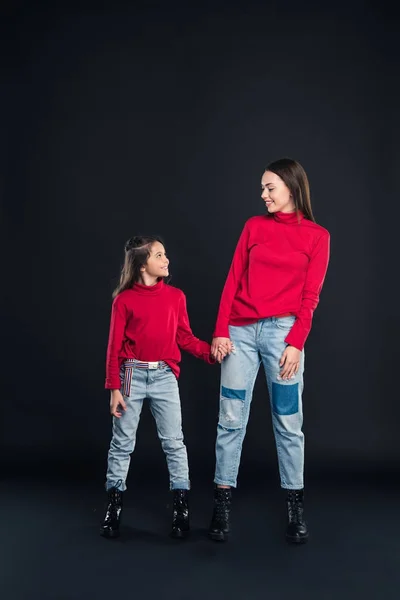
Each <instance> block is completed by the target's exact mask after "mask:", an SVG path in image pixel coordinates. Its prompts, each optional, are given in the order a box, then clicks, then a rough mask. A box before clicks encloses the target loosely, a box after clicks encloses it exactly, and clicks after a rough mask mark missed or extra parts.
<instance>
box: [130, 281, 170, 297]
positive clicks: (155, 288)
mask: <svg viewBox="0 0 400 600" xmlns="http://www.w3.org/2000/svg"><path fill="white" fill-rule="evenodd" d="M163 287H164V279H160V281H157V283H156V284H155V285H143V283H135V284H134V286H133V289H134V291H135V292H138V293H139V294H147V295H149V296H156V295H157V294H159V293H160V292H161V291H162V289H163Z"/></svg>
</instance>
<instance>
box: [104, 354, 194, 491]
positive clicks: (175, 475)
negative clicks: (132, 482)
mask: <svg viewBox="0 0 400 600" xmlns="http://www.w3.org/2000/svg"><path fill="white" fill-rule="evenodd" d="M121 393H122V394H123V396H124V400H125V402H126V411H125V412H124V411H122V415H121V417H120V418H119V419H118V418H116V417H113V435H112V440H111V444H110V449H109V452H108V468H107V479H106V489H107V490H108V489H110V488H111V487H117V488H118V489H120V490H121V491H124V490H126V478H127V475H128V469H129V464H130V455H131V453H132V452H133V450H134V448H135V442H136V431H137V428H138V425H139V419H140V413H141V411H142V406H143V400H144V399H145V398H147V399H148V400H149V405H150V410H151V413H152V415H153V417H154V419H155V422H156V426H157V433H158V437H159V439H160V441H161V446H162V449H163V450H164V453H165V457H166V459H167V465H168V471H169V478H170V489H183V490H188V489H189V488H190V482H189V467H188V459H187V452H186V446H185V444H184V443H183V433H182V413H181V403H180V397H179V388H178V382H177V380H176V377H175V375H174V374H173V372H172V371H171V369H170V367H168V365H166V364H165V363H164V364H163V366H162V367H160V368H158V369H139V368H137V367H135V365H134V363H133V361H129V360H128V361H126V362H125V363H124V365H123V367H122V369H121Z"/></svg>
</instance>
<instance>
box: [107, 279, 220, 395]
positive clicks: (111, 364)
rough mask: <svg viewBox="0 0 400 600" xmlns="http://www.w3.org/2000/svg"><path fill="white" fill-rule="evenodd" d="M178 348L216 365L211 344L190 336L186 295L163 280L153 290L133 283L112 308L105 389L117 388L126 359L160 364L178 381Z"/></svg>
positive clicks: (118, 297) (119, 296)
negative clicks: (169, 369) (168, 369)
mask: <svg viewBox="0 0 400 600" xmlns="http://www.w3.org/2000/svg"><path fill="white" fill-rule="evenodd" d="M179 348H182V349H183V350H186V351H187V352H190V353H191V354H193V355H194V356H196V357H197V358H202V359H203V360H205V361H206V362H208V363H210V364H213V363H214V362H215V361H214V359H213V358H212V357H211V355H210V349H211V348H210V344H208V343H207V342H203V341H201V340H199V339H198V338H197V337H195V336H194V335H193V333H192V330H191V328H190V323H189V317H188V314H187V310H186V297H185V294H184V293H183V292H182V291H181V290H179V289H178V288H175V287H172V286H171V285H166V284H165V283H164V281H163V280H161V281H159V282H158V283H157V284H156V285H153V286H145V285H141V284H139V283H136V284H135V285H134V286H133V288H131V289H129V290H125V291H124V292H121V293H120V294H119V295H118V296H117V297H116V298H115V300H114V302H113V305H112V311H111V324H110V334H109V340H108V348H107V362H106V383H105V387H106V389H111V390H113V389H119V388H120V386H121V382H120V377H119V372H120V367H121V364H122V362H123V361H124V359H126V358H136V359H137V360H142V361H146V362H156V361H161V360H163V361H165V362H166V363H167V364H168V365H169V366H170V367H171V369H172V371H173V372H174V374H175V376H176V377H179V372H180V368H179V362H180V360H181V353H180V351H179Z"/></svg>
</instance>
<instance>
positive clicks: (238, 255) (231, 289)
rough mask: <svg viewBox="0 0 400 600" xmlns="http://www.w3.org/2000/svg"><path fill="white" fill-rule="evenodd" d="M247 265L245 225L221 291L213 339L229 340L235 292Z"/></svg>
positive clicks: (247, 246) (247, 240) (247, 249)
mask: <svg viewBox="0 0 400 600" xmlns="http://www.w3.org/2000/svg"><path fill="white" fill-rule="evenodd" d="M248 264H249V227H248V222H247V223H246V224H245V226H244V228H243V231H242V233H241V235H240V238H239V241H238V243H237V246H236V249H235V253H234V255H233V259H232V263H231V267H230V269H229V273H228V276H227V278H226V281H225V285H224V289H223V291H222V295H221V300H220V303H219V310H218V316H217V322H216V325H215V330H214V335H213V337H214V338H219V337H222V338H229V320H230V316H231V310H232V304H233V300H234V298H235V294H236V290H237V288H238V285H239V282H240V280H241V278H242V275H243V273H244V272H245V270H246V269H247V267H248Z"/></svg>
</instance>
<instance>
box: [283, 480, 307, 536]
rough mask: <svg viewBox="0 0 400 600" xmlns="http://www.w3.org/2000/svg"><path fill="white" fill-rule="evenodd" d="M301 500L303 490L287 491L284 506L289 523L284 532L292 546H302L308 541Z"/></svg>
mask: <svg viewBox="0 0 400 600" xmlns="http://www.w3.org/2000/svg"><path fill="white" fill-rule="evenodd" d="M303 498H304V491H303V490H288V494H287V497H286V505H287V511H288V521H289V522H288V527H287V530H286V539H287V541H288V542H291V543H293V544H304V543H305V542H306V541H307V539H308V530H307V525H306V524H305V521H304V517H303V511H304V504H303Z"/></svg>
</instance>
